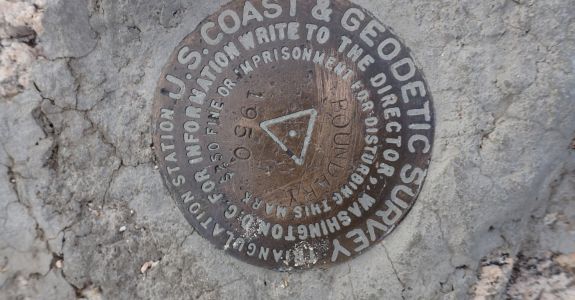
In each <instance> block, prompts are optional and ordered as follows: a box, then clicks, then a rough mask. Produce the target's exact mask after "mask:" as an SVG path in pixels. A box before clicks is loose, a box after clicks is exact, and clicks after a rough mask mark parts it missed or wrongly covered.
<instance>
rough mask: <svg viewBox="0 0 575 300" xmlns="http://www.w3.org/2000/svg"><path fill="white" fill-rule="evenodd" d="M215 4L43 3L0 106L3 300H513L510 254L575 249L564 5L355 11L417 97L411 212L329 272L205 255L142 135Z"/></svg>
mask: <svg viewBox="0 0 575 300" xmlns="http://www.w3.org/2000/svg"><path fill="white" fill-rule="evenodd" d="M224 2H225V1H223V0H221V1H220V0H218V1H208V2H206V1H172V2H169V3H168V2H166V1H137V2H134V1H115V0H92V1H78V0H58V1H47V2H46V3H45V7H44V6H42V9H41V10H40V11H42V12H43V13H44V14H43V16H42V18H41V19H42V22H41V23H42V24H43V28H42V29H41V30H40V29H39V28H37V27H35V26H29V27H26V28H32V30H36V33H37V34H39V38H38V45H31V46H27V47H29V49H28V48H26V49H27V51H32V52H38V53H40V55H41V56H44V58H41V59H39V60H37V61H36V62H35V63H34V64H35V67H34V68H33V69H34V71H33V72H34V74H32V76H30V78H31V79H32V80H31V82H29V83H28V84H27V83H26V81H25V80H23V81H22V82H21V87H19V88H10V93H0V144H1V145H2V147H0V226H1V227H2V228H1V229H2V230H0V298H4V297H7V298H17V297H29V298H52V299H73V298H74V297H76V296H83V297H85V298H88V299H98V297H102V299H132V298H144V299H150V298H153V299H156V298H194V299H287V298H297V299H318V298H320V299H323V298H326V299H351V298H356V299H381V298H386V299H401V298H402V297H403V298H405V299H467V298H472V297H487V298H489V297H491V298H495V299H500V298H503V297H505V295H508V294H510V293H515V292H516V290H517V288H516V287H511V285H508V283H509V282H508V280H509V278H510V276H512V274H513V267H512V266H515V264H516V263H517V262H519V263H517V266H523V265H524V264H523V263H522V260H521V259H519V258H518V257H519V256H518V254H520V253H524V254H525V255H527V256H528V257H539V256H541V257H544V256H543V254H541V253H542V252H545V251H550V252H553V253H555V254H557V255H569V254H570V253H572V252H575V249H574V245H573V243H572V242H571V241H573V240H575V239H572V237H573V229H572V227H570V226H571V225H572V224H573V223H574V222H575V220H574V219H573V218H574V217H575V216H574V215H573V208H572V203H573V202H574V201H573V200H575V199H573V197H574V192H573V191H574V188H575V180H574V179H573V178H575V173H573V167H572V166H571V164H573V163H575V149H574V147H573V142H574V138H575V117H574V116H575V105H573V104H574V99H575V72H574V71H575V55H574V53H575V39H573V36H575V11H573V9H572V6H573V4H572V1H570V0H549V1H506V0H489V1H472V0H463V1H459V0H458V1H456V0H445V1H434V2H430V1H394V0H389V1H387V0H386V1H375V0H357V1H354V2H356V3H358V4H360V5H362V6H364V7H365V8H366V9H368V10H370V11H372V12H373V14H375V15H376V16H377V17H378V18H379V19H381V20H382V21H383V22H384V23H385V24H387V25H390V26H391V27H392V28H393V29H394V31H395V32H396V33H397V34H398V35H399V36H400V37H402V38H403V39H404V41H405V43H406V44H407V45H408V46H409V47H410V48H411V49H412V50H413V52H414V55H415V56H416V58H417V62H418V64H419V65H420V66H421V67H422V69H423V70H424V72H425V74H426V77H427V80H428V82H429V86H430V87H431V89H432V92H433V96H434V99H435V108H436V112H437V129H436V133H437V136H436V143H435V149H434V155H433V161H432V165H431V167H430V171H429V175H428V179H427V181H426V184H425V188H424V190H423V191H422V192H421V195H420V197H419V200H418V202H417V204H416V205H415V206H414V208H413V210H412V211H411V212H410V214H409V215H408V217H407V218H406V219H405V220H404V221H403V223H402V224H401V226H399V227H398V228H397V230H396V231H394V233H393V234H392V235H391V236H389V237H388V238H387V239H386V240H385V241H384V242H383V243H382V244H381V245H378V246H376V247H374V249H372V250H370V251H369V252H367V253H366V254H365V255H362V256H360V257H358V258H357V259H354V260H353V261H351V262H350V263H348V264H343V265H338V266H334V267H332V268H330V269H327V270H312V271H308V272H303V273H294V274H289V273H276V272H272V271H267V270H262V269H259V268H256V267H253V266H249V265H246V264H244V263H242V262H239V261H238V260H236V259H234V258H231V257H230V256H228V255H226V254H225V253H224V252H222V251H218V250H215V249H214V248H213V247H212V246H211V244H210V243H209V242H207V241H205V240H204V239H202V238H201V237H200V236H199V235H198V234H197V233H195V232H194V231H193V230H192V228H191V227H190V226H189V225H188V224H187V222H186V221H185V220H184V218H183V217H182V215H181V214H180V213H179V211H178V210H177V208H176V206H175V205H174V202H173V200H172V199H171V197H170V196H169V195H168V193H167V191H166V189H165V188H164V187H163V184H162V181H161V178H160V175H159V172H158V171H157V170H156V169H155V168H154V161H153V156H152V149H151V136H150V124H151V114H152V112H151V109H152V98H153V93H154V90H155V87H156V82H157V80H158V78H159V74H160V70H161V68H162V67H163V66H164V64H165V63H166V60H167V57H168V56H169V54H170V53H171V51H172V50H173V48H174V47H175V46H176V45H177V43H179V42H180V40H181V39H182V38H183V37H184V36H185V35H187V34H188V33H189V32H190V31H191V30H192V29H193V28H195V27H196V26H197V25H198V24H199V22H200V21H202V20H203V19H204V18H205V17H206V16H208V15H209V14H211V13H212V12H214V11H215V10H217V8H218V7H219V6H220V5H222V4H224ZM0 24H1V22H0ZM10 24H16V23H15V22H12V23H10ZM10 26H11V27H10V28H8V29H6V30H4V31H2V30H0V32H3V34H4V32H14V30H15V29H14V28H15V27H14V26H12V25H10ZM27 30H28V29H27ZM32 52H30V53H32ZM30 57H33V55H32V56H30ZM30 59H32V58H30ZM21 69H22V70H28V68H27V67H26V68H21ZM10 78H16V77H13V76H10ZM18 78H19V77H18ZM16 81H18V80H16ZM7 90H8V89H7ZM554 214H556V215H554ZM553 218H555V219H553ZM552 221H553V222H552ZM549 222H551V225H548V224H547V225H546V223H549ZM59 260H61V261H62V262H61V263H62V268H58V267H57V266H56V263H55V262H56V261H59ZM497 264H501V265H502V266H500V267H501V268H492V266H493V265H497ZM144 265H146V267H145V268H142V267H143V266H144ZM505 266H506V267H505ZM142 270H144V271H142ZM562 270H563V271H562V272H566V275H565V276H567V277H566V278H572V277H568V272H570V271H569V268H563V269H562ZM490 272H495V274H502V276H499V277H498V279H497V280H492V279H493V278H490V277H489V276H488V275H489V274H492V273H490ZM517 274H519V275H521V276H522V277H521V278H524V277H525V276H527V277H528V276H529V274H528V272H520V273H517ZM524 274H527V275H525V276H524ZM523 282H530V281H529V280H525V281H523ZM485 286H488V287H491V288H487V289H486V288H484V287H485ZM513 288H515V290H513ZM568 293H569V291H568V290H567V291H565V294H567V295H568Z"/></svg>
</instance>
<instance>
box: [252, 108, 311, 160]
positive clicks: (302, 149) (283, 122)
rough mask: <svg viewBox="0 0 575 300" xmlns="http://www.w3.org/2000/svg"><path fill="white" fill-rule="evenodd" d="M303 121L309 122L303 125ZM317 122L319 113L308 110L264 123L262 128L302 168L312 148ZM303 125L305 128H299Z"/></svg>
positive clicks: (261, 125)
mask: <svg viewBox="0 0 575 300" xmlns="http://www.w3.org/2000/svg"><path fill="white" fill-rule="evenodd" d="M303 120H307V122H305V123H302V122H301V121H303ZM316 120H317V111H316V110H315V109H308V110H303V111H300V112H296V113H293V114H289V115H285V116H282V117H279V118H275V119H271V120H267V121H264V122H262V123H261V124H260V127H261V128H262V129H263V130H264V131H265V132H266V133H267V134H268V135H269V136H270V137H271V138H272V139H273V140H274V142H275V143H276V144H277V145H278V146H279V147H280V148H281V149H282V150H283V151H284V152H285V153H286V154H287V155H288V156H290V157H291V159H292V160H293V161H294V162H295V163H296V164H297V165H298V166H302V165H303V163H304V161H305V155H306V153H307V150H308V148H309V146H310V142H311V136H312V134H313V129H314V126H315V121H316ZM301 124H303V125H304V126H303V127H302V126H297V125H301ZM278 125H279V126H278ZM306 125H307V126H306ZM302 137H303V139H302ZM292 140H293V141H292ZM294 141H295V142H294ZM288 145H289V146H288Z"/></svg>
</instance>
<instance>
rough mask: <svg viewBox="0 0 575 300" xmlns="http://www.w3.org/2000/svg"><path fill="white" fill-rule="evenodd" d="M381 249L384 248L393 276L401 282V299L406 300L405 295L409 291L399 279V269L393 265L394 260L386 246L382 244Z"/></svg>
mask: <svg viewBox="0 0 575 300" xmlns="http://www.w3.org/2000/svg"><path fill="white" fill-rule="evenodd" d="M381 247H382V248H383V251H384V252H385V256H386V257H387V260H388V261H389V264H390V265H391V269H392V270H393V274H395V278H396V279H397V281H398V282H399V284H400V285H401V287H402V290H401V298H402V299H405V295H404V293H405V292H406V291H407V286H406V285H405V283H404V282H403V281H402V280H401V278H400V277H399V273H398V272H397V269H396V268H395V264H394V263H393V260H391V257H390V256H389V251H387V247H385V245H384V244H383V243H381Z"/></svg>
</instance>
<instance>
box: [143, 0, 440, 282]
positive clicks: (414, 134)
mask: <svg viewBox="0 0 575 300" xmlns="http://www.w3.org/2000/svg"><path fill="white" fill-rule="evenodd" d="M154 101H155V110H154V123H153V130H154V137H153V138H154V147H155V151H156V155H157V160H158V165H159V168H160V171H161V173H162V175H163V179H164V181H165V184H166V186H167V187H168V189H169V190H170V192H171V194H172V196H173V197H174V199H175V201H176V203H177V204H178V206H179V208H180V209H181V211H182V212H183V214H184V215H185V217H186V219H187V220H188V222H189V223H190V224H191V225H192V226H193V227H194V228H195V229H196V230H197V231H198V233H199V234H201V235H202V236H204V237H205V238H206V239H209V240H210V241H212V243H213V244H214V245H215V246H216V247H217V248H220V249H224V250H225V251H226V252H228V253H229V254H231V255H233V256H235V257H237V258H239V259H241V260H243V261H246V262H248V263H251V264H254V265H259V266H264V267H267V268H271V269H275V270H282V271H289V270H297V269H306V268H310V267H313V266H323V265H329V264H335V263H340V262H343V261H346V260H348V259H350V258H352V257H354V256H357V255H359V254H361V253H363V252H365V251H366V250H368V249H369V248H370V247H371V246H373V245H375V244H376V243H378V242H379V241H381V240H382V239H383V238H385V237H386V236H387V235H389V234H390V233H391V232H392V230H393V229H394V228H395V227H396V226H397V225H398V224H399V223H400V222H401V220H402V219H403V218H404V217H405V216H406V214H407V213H408V212H409V210H410V208H411V207H412V206H413V205H414V203H415V200H416V198H417V196H418V194H419V192H420V191H421V189H422V185H423V182H424V179H425V176H426V174H427V168H428V165H429V162H430V155H431V150H432V145H433V133H434V118H433V105H432V100H431V95H430V91H429V88H428V87H427V85H426V83H425V80H424V78H423V74H422V73H421V71H420V70H419V69H418V67H417V65H416V63H415V62H414V59H413V58H412V56H411V54H410V51H409V49H407V48H406V47H405V45H403V43H402V42H401V41H400V39H399V38H398V37H397V36H396V35H395V34H394V33H393V32H392V31H391V30H390V29H389V28H387V27H385V26H383V25H382V23H380V22H379V21H378V20H376V19H374V18H373V17H372V16H371V14H370V13H369V12H367V11H365V10H363V9H362V8H360V7H358V6H356V5H354V4H352V3H350V2H348V1H345V0H332V1H328V0H319V1H295V0H294V1H273V0H269V1H266V0H261V1H260V0H254V1H235V2H232V3H230V4H228V5H226V6H225V7H222V8H221V9H220V10H219V11H218V12H216V13H215V14H213V15H212V16H210V17H208V18H207V19H206V20H204V21H203V22H201V23H200V24H199V25H198V27H197V28H196V29H195V30H194V31H193V32H191V33H190V34H189V35H188V36H186V37H185V38H184V39H183V41H182V42H181V43H180V44H179V45H178V46H177V47H175V49H174V50H173V53H172V54H171V56H170V57H169V58H168V59H167V64H166V66H165V68H164V69H163V72H162V74H161V78H160V80H159V83H158V87H157V91H156V94H155V99H154Z"/></svg>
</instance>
